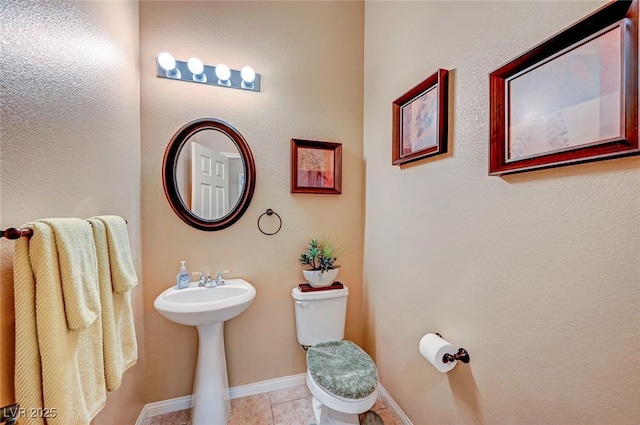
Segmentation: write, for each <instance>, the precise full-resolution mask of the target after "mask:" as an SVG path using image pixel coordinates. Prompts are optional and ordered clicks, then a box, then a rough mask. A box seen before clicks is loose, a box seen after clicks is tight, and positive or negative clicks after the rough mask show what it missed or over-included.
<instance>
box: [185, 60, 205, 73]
mask: <svg viewBox="0 0 640 425" xmlns="http://www.w3.org/2000/svg"><path fill="white" fill-rule="evenodd" d="M187 67H188V68H189V71H191V73H192V74H193V75H200V74H202V73H203V72H204V64H203V63H202V61H201V60H200V59H198V58H191V59H189V61H188V62H187Z"/></svg>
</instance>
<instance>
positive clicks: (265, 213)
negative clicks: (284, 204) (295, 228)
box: [258, 208, 282, 236]
mask: <svg viewBox="0 0 640 425" xmlns="http://www.w3.org/2000/svg"><path fill="white" fill-rule="evenodd" d="M264 215H275V216H276V217H278V220H280V225H279V226H278V229H277V230H276V231H275V232H273V233H267V232H265V231H264V230H262V227H260V220H261V219H262V216H264ZM280 229H282V218H281V217H280V216H279V215H278V213H277V212H275V211H274V210H272V209H271V208H268V209H267V210H266V211H265V212H263V213H262V214H260V217H258V230H260V231H261V232H262V234H264V235H267V236H272V235H275V234H276V233H278V232H279V231H280Z"/></svg>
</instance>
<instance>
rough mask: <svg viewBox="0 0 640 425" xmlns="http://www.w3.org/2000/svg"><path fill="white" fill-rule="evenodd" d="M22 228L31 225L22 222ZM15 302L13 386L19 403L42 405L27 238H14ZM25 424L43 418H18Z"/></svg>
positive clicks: (32, 424)
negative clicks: (15, 239)
mask: <svg viewBox="0 0 640 425" xmlns="http://www.w3.org/2000/svg"><path fill="white" fill-rule="evenodd" d="M22 227H23V228H26V227H29V228H32V227H31V226H30V225H24V226H22ZM13 280H14V303H15V310H16V363H15V376H14V380H13V382H14V387H15V391H16V400H19V401H20V406H22V407H25V408H26V409H30V408H32V407H34V408H38V407H43V406H44V403H43V401H42V374H41V372H40V350H39V348H38V334H37V332H38V331H37V326H36V282H35V278H34V277H33V271H32V270H31V263H30V262H29V239H28V238H20V239H18V240H17V241H15V245H14V255H13ZM20 421H21V424H24V425H43V424H44V419H43V418H30V417H26V418H23V419H20Z"/></svg>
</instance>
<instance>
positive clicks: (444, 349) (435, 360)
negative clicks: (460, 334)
mask: <svg viewBox="0 0 640 425" xmlns="http://www.w3.org/2000/svg"><path fill="white" fill-rule="evenodd" d="M419 348H420V354H422V357H424V358H425V359H427V360H428V361H429V363H431V364H432V365H433V367H435V368H436V369H438V371H440V372H442V373H446V372H449V371H450V370H451V369H453V368H454V366H455V365H456V363H458V361H457V360H454V361H453V362H449V363H445V362H443V361H442V357H443V356H444V355H445V354H446V353H449V354H455V353H457V350H456V349H455V348H453V345H451V344H449V342H448V341H446V340H444V339H442V338H440V337H439V336H438V335H436V334H432V333H428V334H426V335H425V336H423V337H422V339H421V340H420V345H419Z"/></svg>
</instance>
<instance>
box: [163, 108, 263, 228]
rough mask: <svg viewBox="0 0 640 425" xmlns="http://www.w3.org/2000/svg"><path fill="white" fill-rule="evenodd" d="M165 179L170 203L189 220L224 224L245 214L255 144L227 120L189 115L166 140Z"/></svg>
mask: <svg viewBox="0 0 640 425" xmlns="http://www.w3.org/2000/svg"><path fill="white" fill-rule="evenodd" d="M162 183H163V185H164V192H165V195H167V199H168V200H169V204H171V208H173V211H175V213H176V214H177V215H178V217H180V218H181V219H182V220H183V221H184V222H185V223H187V224H188V225H190V226H192V227H195V228H196V229H200V230H207V231H213V230H221V229H224V228H226V227H229V226H231V225H232V224H233V223H235V222H236V221H238V220H239V219H240V217H242V215H243V214H244V212H245V211H246V210H247V208H248V207H249V203H250V202H251V198H252V197H253V191H254V189H255V184H256V168H255V163H254V162H253V155H252V154H251V149H249V145H248V144H247V142H246V140H244V137H242V135H241V134H240V133H239V132H238V130H236V129H235V128H233V127H232V126H231V125H229V124H228V123H226V122H224V121H220V120H217V119H215V118H201V119H197V120H195V121H191V122H190V123H188V124H186V125H184V126H183V127H182V128H181V129H180V130H178V131H177V132H176V134H174V135H173V137H172V138H171V141H170V142H169V146H167V150H166V151H165V153H164V160H163V163H162Z"/></svg>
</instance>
